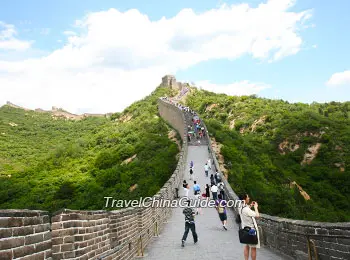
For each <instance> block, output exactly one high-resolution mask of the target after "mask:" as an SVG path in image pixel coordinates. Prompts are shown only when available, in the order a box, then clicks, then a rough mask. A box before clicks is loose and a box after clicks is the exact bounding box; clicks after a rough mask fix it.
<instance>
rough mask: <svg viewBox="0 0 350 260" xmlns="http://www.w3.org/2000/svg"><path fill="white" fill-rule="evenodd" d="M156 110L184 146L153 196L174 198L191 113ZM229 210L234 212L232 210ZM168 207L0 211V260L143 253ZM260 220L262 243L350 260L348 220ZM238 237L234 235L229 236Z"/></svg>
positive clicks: (296, 253)
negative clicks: (114, 209)
mask: <svg viewBox="0 0 350 260" xmlns="http://www.w3.org/2000/svg"><path fill="white" fill-rule="evenodd" d="M163 86H164V87H171V88H174V87H177V88H179V86H182V85H180V84H177V82H176V80H175V78H174V77H169V76H166V77H164V78H163ZM179 89H181V87H180V88H179ZM158 109H159V114H160V116H161V117H162V118H163V119H164V120H166V121H167V122H169V124H170V125H171V126H172V127H173V128H174V129H176V130H177V131H178V132H179V134H180V136H181V138H182V141H183V145H182V150H181V152H180V156H179V161H178V164H177V167H176V170H175V171H174V172H173V174H172V176H171V177H170V179H169V180H168V181H167V182H166V183H165V184H164V186H163V187H162V188H161V189H160V191H159V192H158V193H157V194H155V195H154V198H164V199H175V198H176V197H177V194H178V188H179V187H180V185H181V184H182V180H183V176H184V170H185V167H186V159H187V154H188V147H189V146H188V143H187V138H186V135H187V125H188V118H189V117H188V115H187V114H186V113H185V112H183V111H182V110H180V109H179V108H178V107H177V106H175V105H174V104H172V103H170V102H167V101H165V100H161V99H159V100H158ZM204 127H205V124H204ZM205 130H206V131H207V129H206V127H205ZM207 142H208V143H209V146H208V151H209V154H210V156H211V158H212V159H213V162H214V167H215V169H218V170H219V172H220V165H219V163H218V160H217V158H216V156H215V152H214V151H213V148H212V145H211V140H210V139H209V138H208V139H207ZM224 183H225V193H226V195H227V196H228V198H229V199H237V195H236V194H235V192H234V191H233V190H232V188H231V186H230V185H229V183H228V182H227V180H226V179H224ZM232 210H233V214H236V212H235V209H232ZM172 212H173V209H170V208H165V209H164V208H163V209H162V208H158V207H153V208H132V207H130V208H126V209H122V210H117V211H102V210H101V211H76V210H69V209H63V210H61V211H59V212H55V213H53V214H50V213H49V212H45V211H34V210H0V260H5V259H6V260H7V259H24V260H34V259H35V260H36V259H54V260H56V259H134V258H136V257H142V256H143V255H144V251H145V248H147V247H150V246H152V243H154V242H153V241H154V239H162V231H163V229H164V227H165V226H166V225H169V223H167V220H169V219H170V218H171V216H172ZM258 224H259V231H260V234H261V243H262V245H264V247H269V248H272V249H273V250H275V251H276V252H277V251H279V252H283V253H284V254H285V255H287V256H289V257H292V258H294V259H300V260H304V259H320V260H326V259H350V223H321V222H313V221H301V220H292V219H285V218H280V217H274V216H269V215H265V214H262V217H261V218H260V219H259V221H258ZM178 236H179V237H180V236H181V234H178ZM236 239H237V238H236V237H232V240H236ZM225 242H226V243H230V241H225ZM169 253H171V252H169ZM236 257H237V256H236ZM232 259H234V258H232ZM236 259H241V258H239V256H238V258H236ZM258 259H259V255H258Z"/></svg>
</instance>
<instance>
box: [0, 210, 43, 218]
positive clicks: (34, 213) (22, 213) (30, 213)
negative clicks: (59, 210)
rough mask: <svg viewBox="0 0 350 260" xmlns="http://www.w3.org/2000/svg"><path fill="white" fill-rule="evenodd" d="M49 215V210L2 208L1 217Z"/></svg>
mask: <svg viewBox="0 0 350 260" xmlns="http://www.w3.org/2000/svg"><path fill="white" fill-rule="evenodd" d="M45 215H49V212H48V211H43V210H29V209H1V210H0V218H1V217H39V216H45Z"/></svg>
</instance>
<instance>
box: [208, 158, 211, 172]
mask: <svg viewBox="0 0 350 260" xmlns="http://www.w3.org/2000/svg"><path fill="white" fill-rule="evenodd" d="M207 164H208V167H209V169H210V170H211V160H210V158H208V161H207Z"/></svg>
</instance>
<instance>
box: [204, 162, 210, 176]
mask: <svg viewBox="0 0 350 260" xmlns="http://www.w3.org/2000/svg"><path fill="white" fill-rule="evenodd" d="M204 172H205V177H208V174H209V166H208V164H207V163H206V164H205V165H204Z"/></svg>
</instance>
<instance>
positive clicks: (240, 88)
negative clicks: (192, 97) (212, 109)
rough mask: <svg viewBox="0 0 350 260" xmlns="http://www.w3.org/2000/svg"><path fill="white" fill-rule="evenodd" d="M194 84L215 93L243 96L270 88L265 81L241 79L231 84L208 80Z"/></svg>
mask: <svg viewBox="0 0 350 260" xmlns="http://www.w3.org/2000/svg"><path fill="white" fill-rule="evenodd" d="M196 86H198V87H200V88H202V89H205V90H208V91H211V92H216V93H225V94H228V95H231V96H243V95H252V94H257V93H259V92H260V91H262V90H265V89H268V88H271V86H270V85H268V84H265V83H257V82H250V81H248V80H243V81H239V82H234V83H231V84H214V83H211V82H210V81H208V80H205V81H198V82H196Z"/></svg>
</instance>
